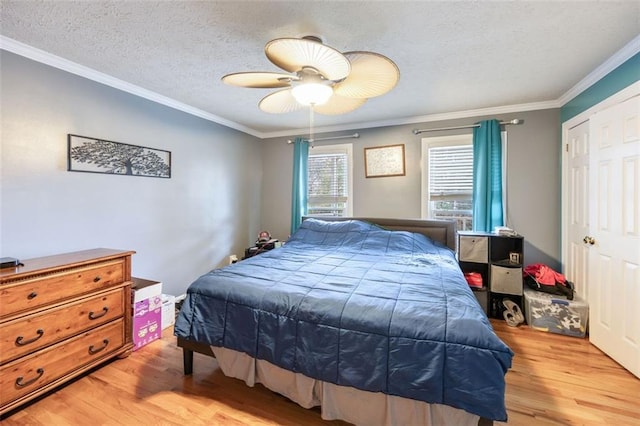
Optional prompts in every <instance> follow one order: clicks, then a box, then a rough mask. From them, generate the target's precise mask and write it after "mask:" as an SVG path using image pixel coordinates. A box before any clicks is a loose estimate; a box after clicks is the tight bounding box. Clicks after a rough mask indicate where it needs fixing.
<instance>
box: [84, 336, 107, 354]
mask: <svg viewBox="0 0 640 426" xmlns="http://www.w3.org/2000/svg"><path fill="white" fill-rule="evenodd" d="M102 343H104V344H103V345H102V346H100V347H99V348H97V349H94V348H93V345H91V346H89V353H90V354H91V355H95V354H97V353H98V352H100V351H102V350H104V349H105V348H106V347H107V345H108V344H109V339H104V340H103V341H102Z"/></svg>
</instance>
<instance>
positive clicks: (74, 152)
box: [67, 133, 171, 179]
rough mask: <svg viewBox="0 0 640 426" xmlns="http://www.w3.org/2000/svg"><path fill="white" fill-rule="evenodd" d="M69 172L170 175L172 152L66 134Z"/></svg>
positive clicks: (147, 175) (166, 176) (158, 176)
mask: <svg viewBox="0 0 640 426" xmlns="http://www.w3.org/2000/svg"><path fill="white" fill-rule="evenodd" d="M67 171H70V172H82V173H102V174H111V175H124V176H141V177H156V178H165V179H170V178H171V151H166V150H163V149H156V148H149V147H146V146H140V145H131V144H126V143H121V142H114V141H109V140H106V139H98V138H92V137H88V136H81V135H74V134H71V133H69V134H67Z"/></svg>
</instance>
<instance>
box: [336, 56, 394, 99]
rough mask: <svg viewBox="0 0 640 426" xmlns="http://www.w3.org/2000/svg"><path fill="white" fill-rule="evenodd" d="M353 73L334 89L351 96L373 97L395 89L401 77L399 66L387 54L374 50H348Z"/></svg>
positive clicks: (341, 94) (338, 93)
mask: <svg viewBox="0 0 640 426" xmlns="http://www.w3.org/2000/svg"><path fill="white" fill-rule="evenodd" d="M344 56H346V57H347V59H349V61H350V62H351V73H350V74H349V76H348V77H347V78H346V79H345V80H344V81H341V82H340V83H337V84H336V85H335V86H334V88H333V90H334V92H335V93H336V94H337V95H340V96H346V97H349V98H373V97H375V96H380V95H383V94H385V93H387V92H388V91H389V90H391V89H393V88H394V87H395V85H396V84H397V83H398V80H399V79H400V70H399V69H398V66H397V65H396V64H395V63H394V62H393V61H392V60H391V59H389V58H387V57H386V56H383V55H380V54H378V53H374V52H346V53H345V54H344Z"/></svg>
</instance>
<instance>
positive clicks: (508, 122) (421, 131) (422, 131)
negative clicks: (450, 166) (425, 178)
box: [413, 118, 524, 135]
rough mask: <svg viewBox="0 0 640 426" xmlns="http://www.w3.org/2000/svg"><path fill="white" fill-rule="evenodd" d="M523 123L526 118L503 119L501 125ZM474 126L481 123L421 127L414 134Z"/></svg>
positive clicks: (414, 130) (471, 127)
mask: <svg viewBox="0 0 640 426" xmlns="http://www.w3.org/2000/svg"><path fill="white" fill-rule="evenodd" d="M522 123H524V120H522V119H520V118H516V119H514V120H511V121H501V122H500V125H501V126H507V125H509V124H522ZM474 127H480V123H475V124H468V125H466V126H453V127H439V128H437V129H421V130H418V129H413V134H414V135H419V134H420V133H424V132H437V131H439V130H458V129H473V128H474Z"/></svg>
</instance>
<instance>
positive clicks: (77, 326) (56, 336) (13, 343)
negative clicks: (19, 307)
mask: <svg viewBox="0 0 640 426" xmlns="http://www.w3.org/2000/svg"><path fill="white" fill-rule="evenodd" d="M124 298H125V290H124V288H119V289H117V290H112V291H109V292H108V293H103V294H102V295H99V296H95V297H91V298H88V299H85V300H81V301H78V302H74V303H71V304H68V305H63V306H60V307H57V308H54V309H48V310H46V311H41V312H39V313H37V314H33V315H28V316H25V317H22V318H20V319H17V320H13V321H9V322H7V323H5V324H2V325H1V326H0V365H1V364H5V363H6V362H8V361H11V360H13V359H15V358H18V357H20V356H22V355H26V354H28V353H31V352H34V351H36V350H38V349H40V348H42V347H45V346H47V345H50V344H52V343H55V342H59V341H61V340H64V339H66V338H67V337H71V336H73V335H75V334H78V333H81V332H83V331H85V330H88V329H90V328H93V327H97V326H99V325H101V324H105V323H107V322H109V321H112V320H114V319H116V318H119V317H121V316H122V315H123V314H124V306H125V300H124Z"/></svg>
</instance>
